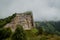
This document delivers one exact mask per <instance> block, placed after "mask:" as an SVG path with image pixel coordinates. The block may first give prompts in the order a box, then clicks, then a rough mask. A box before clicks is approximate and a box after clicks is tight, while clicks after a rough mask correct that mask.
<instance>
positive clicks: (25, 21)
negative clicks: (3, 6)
mask: <svg viewBox="0 0 60 40" xmlns="http://www.w3.org/2000/svg"><path fill="white" fill-rule="evenodd" d="M17 25H22V26H23V29H24V30H30V29H31V28H32V27H34V22H33V16H32V13H30V14H29V13H27V14H26V13H16V17H15V18H14V19H12V21H11V22H10V23H8V24H6V25H5V27H11V29H12V30H15V29H16V26H17Z"/></svg>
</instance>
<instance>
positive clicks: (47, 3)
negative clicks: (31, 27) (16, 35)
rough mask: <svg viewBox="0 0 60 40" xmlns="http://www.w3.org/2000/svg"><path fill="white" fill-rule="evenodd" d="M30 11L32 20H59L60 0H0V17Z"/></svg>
mask: <svg viewBox="0 0 60 40" xmlns="http://www.w3.org/2000/svg"><path fill="white" fill-rule="evenodd" d="M25 11H32V12H33V17H34V20H39V21H44V20H47V21H51V20H54V21H58V20H60V0H6V1H5V0H4V1H1V0H0V13H1V14H0V18H4V17H7V16H9V15H12V14H13V13H15V12H17V13H21V12H25Z"/></svg>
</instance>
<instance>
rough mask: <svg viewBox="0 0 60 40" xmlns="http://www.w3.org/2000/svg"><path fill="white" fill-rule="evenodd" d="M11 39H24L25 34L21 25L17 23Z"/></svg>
mask: <svg viewBox="0 0 60 40" xmlns="http://www.w3.org/2000/svg"><path fill="white" fill-rule="evenodd" d="M12 40H26V35H25V32H24V30H23V28H22V26H20V25H17V28H16V30H15V33H14V34H13V35H12Z"/></svg>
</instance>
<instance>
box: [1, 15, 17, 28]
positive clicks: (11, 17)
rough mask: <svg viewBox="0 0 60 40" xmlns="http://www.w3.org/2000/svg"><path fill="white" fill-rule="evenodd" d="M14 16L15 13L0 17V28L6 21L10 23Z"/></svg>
mask: <svg viewBox="0 0 60 40" xmlns="http://www.w3.org/2000/svg"><path fill="white" fill-rule="evenodd" d="M15 16H16V14H13V15H12V16H9V17H7V18H4V19H0V28H3V26H5V25H6V24H7V23H10V22H11V20H12V19H13V18H14V17H15Z"/></svg>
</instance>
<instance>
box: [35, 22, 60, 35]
mask: <svg viewBox="0 0 60 40" xmlns="http://www.w3.org/2000/svg"><path fill="white" fill-rule="evenodd" d="M35 24H36V28H37V29H38V30H41V31H42V32H43V33H47V34H58V35H60V30H58V29H59V28H60V26H59V24H60V23H59V22H54V21H49V22H35Z"/></svg>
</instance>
